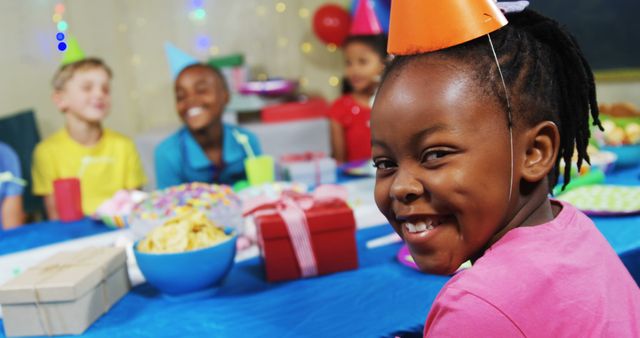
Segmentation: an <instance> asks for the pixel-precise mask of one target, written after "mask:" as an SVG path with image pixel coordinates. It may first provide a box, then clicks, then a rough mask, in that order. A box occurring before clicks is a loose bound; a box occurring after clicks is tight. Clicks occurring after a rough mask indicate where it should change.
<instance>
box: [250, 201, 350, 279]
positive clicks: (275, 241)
mask: <svg viewBox="0 0 640 338" xmlns="http://www.w3.org/2000/svg"><path fill="white" fill-rule="evenodd" d="M301 210H302V209H301ZM303 211H304V216H305V218H306V224H307V227H308V230H309V233H310V238H309V239H310V244H311V250H312V252H313V258H314V260H315V268H316V270H317V274H318V275H324V274H329V273H334V272H338V271H345V270H352V269H357V268H358V252H357V248H356V240H355V231H356V226H355V219H354V217H353V211H352V210H351V208H349V206H348V205H347V203H346V202H344V201H343V200H338V199H336V200H331V201H328V202H327V201H324V202H320V203H313V205H312V206H311V207H310V208H306V209H304V210H303ZM256 226H257V229H258V238H259V244H260V249H261V254H262V257H263V258H264V262H265V270H266V277H267V280H268V281H270V282H276V281H283V280H290V279H297V278H301V277H304V273H303V270H302V268H301V266H300V264H299V259H298V257H297V253H296V249H295V245H294V244H293V242H292V239H291V236H290V234H289V230H288V228H287V225H286V224H285V221H284V219H283V218H282V216H281V214H279V213H278V212H273V213H266V214H265V213H261V214H256Z"/></svg>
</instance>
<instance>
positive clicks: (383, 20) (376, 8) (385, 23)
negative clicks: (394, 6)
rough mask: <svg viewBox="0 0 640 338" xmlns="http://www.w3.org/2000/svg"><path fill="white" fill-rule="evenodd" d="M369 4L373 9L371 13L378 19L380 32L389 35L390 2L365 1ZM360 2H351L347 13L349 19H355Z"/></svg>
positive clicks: (356, 0) (378, 0) (355, 0)
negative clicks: (349, 15) (349, 16)
mask: <svg viewBox="0 0 640 338" xmlns="http://www.w3.org/2000/svg"><path fill="white" fill-rule="evenodd" d="M366 1H367V2H368V3H369V7H371V9H373V12H374V13H375V15H376V18H377V19H378V23H379V24H380V27H381V28H382V31H383V32H384V33H385V34H386V33H389V12H390V11H391V0H366ZM359 2H360V0H352V1H351V6H350V7H349V8H350V9H349V13H350V14H351V17H352V18H353V17H355V15H356V9H357V8H358V4H359Z"/></svg>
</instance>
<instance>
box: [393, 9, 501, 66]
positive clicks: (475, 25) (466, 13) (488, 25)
mask: <svg viewBox="0 0 640 338" xmlns="http://www.w3.org/2000/svg"><path fill="white" fill-rule="evenodd" d="M506 24H507V19H506V18H505V17H504V15H503V14H502V12H501V11H500V9H499V8H498V6H497V5H496V3H495V2H494V0H394V1H391V18H390V21H389V44H388V52H389V53H390V54H395V55H408V54H418V53H426V52H431V51H436V50H439V49H444V48H447V47H451V46H455V45H459V44H462V43H465V42H467V41H470V40H473V39H475V38H478V37H480V36H483V35H485V34H488V33H491V32H493V31H495V30H497V29H499V28H501V27H503V26H504V25H506Z"/></svg>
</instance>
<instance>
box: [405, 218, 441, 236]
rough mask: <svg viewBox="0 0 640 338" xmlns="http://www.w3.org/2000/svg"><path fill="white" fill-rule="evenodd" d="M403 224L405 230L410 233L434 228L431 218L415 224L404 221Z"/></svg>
mask: <svg viewBox="0 0 640 338" xmlns="http://www.w3.org/2000/svg"><path fill="white" fill-rule="evenodd" d="M427 223H428V224H427ZM403 225H404V227H405V228H407V231H409V232H410V233H416V232H423V231H429V230H433V229H434V226H433V224H432V222H431V220H428V221H427V222H418V223H416V224H413V223H410V222H405V223H404V224H403Z"/></svg>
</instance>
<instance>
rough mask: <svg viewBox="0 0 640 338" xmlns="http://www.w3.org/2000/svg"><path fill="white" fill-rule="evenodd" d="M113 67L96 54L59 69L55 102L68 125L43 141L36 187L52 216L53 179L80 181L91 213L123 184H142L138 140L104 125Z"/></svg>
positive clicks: (36, 163)
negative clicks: (111, 68) (134, 141)
mask: <svg viewBox="0 0 640 338" xmlns="http://www.w3.org/2000/svg"><path fill="white" fill-rule="evenodd" d="M111 76H112V75H111V70H110V69H109V67H108V66H107V65H106V64H105V63H104V62H102V60H100V59H96V58H86V59H82V60H80V61H76V62H73V63H70V64H66V65H63V66H62V67H60V69H58V71H57V72H56V74H55V76H54V78H53V83H52V84H53V89H54V93H53V102H54V103H55V105H56V106H57V108H58V109H59V110H60V111H61V112H62V113H63V114H64V116H65V127H64V128H62V129H60V130H59V131H57V132H56V133H54V134H53V135H51V136H50V137H48V138H47V139H45V140H43V141H42V142H40V143H39V144H38V146H37V147H36V149H35V151H34V155H33V167H32V176H33V192H34V194H35V195H41V196H44V200H45V206H46V209H47V214H48V216H49V219H58V214H57V212H56V206H55V200H54V198H53V181H55V180H56V179H60V178H70V177H75V178H78V179H79V180H80V188H81V194H82V210H83V212H84V214H86V215H90V214H93V213H94V212H95V210H96V209H97V208H98V206H100V204H101V203H102V202H104V201H105V200H107V199H109V198H111V197H112V196H113V195H114V194H115V193H116V192H117V191H118V190H120V189H135V188H139V187H141V186H142V185H143V184H144V183H145V181H146V178H145V175H144V172H143V169H142V164H141V162H140V157H139V155H138V152H137V151H136V148H135V145H134V144H133V142H132V141H131V140H130V139H129V138H128V137H126V136H124V135H121V134H119V133H116V132H114V131H112V130H109V129H107V128H103V127H102V121H103V120H104V119H105V118H106V117H107V115H108V114H109V108H110V106H111V97H110V81H111Z"/></svg>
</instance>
